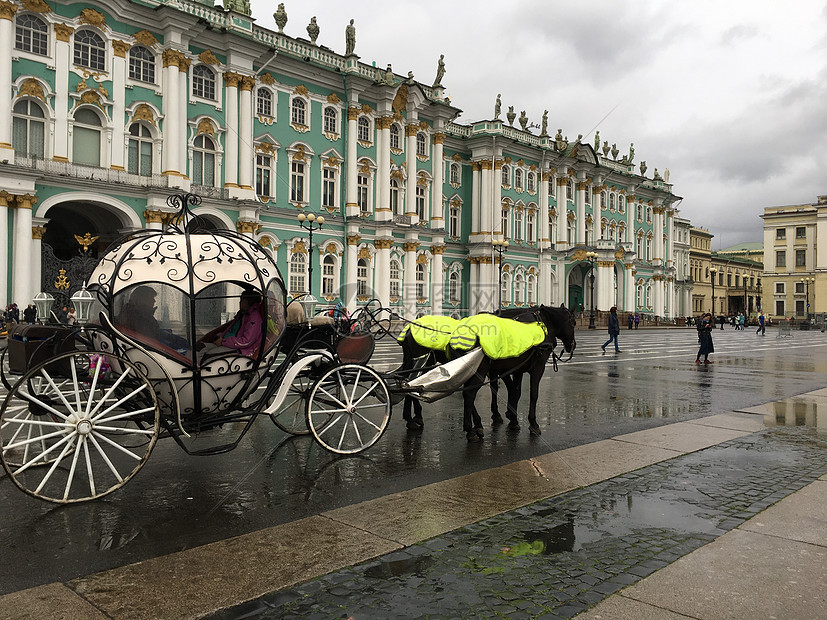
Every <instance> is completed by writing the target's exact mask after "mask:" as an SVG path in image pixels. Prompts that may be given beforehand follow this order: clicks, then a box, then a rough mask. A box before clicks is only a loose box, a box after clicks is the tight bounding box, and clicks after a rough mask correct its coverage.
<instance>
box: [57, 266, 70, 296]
mask: <svg viewBox="0 0 827 620" xmlns="http://www.w3.org/2000/svg"><path fill="white" fill-rule="evenodd" d="M69 285H70V282H69V279H68V278H67V277H66V270H65V269H60V270H59V271H58V276H57V280H55V288H56V289H57V290H59V291H68V290H69Z"/></svg>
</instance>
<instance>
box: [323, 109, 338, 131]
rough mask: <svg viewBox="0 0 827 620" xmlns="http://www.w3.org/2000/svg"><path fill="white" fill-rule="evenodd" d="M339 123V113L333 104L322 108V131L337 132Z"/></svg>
mask: <svg viewBox="0 0 827 620" xmlns="http://www.w3.org/2000/svg"><path fill="white" fill-rule="evenodd" d="M338 123H339V114H338V113H337V112H336V108H334V107H333V106H327V107H326V108H325V109H324V131H325V133H337V132H336V129H337V125H338Z"/></svg>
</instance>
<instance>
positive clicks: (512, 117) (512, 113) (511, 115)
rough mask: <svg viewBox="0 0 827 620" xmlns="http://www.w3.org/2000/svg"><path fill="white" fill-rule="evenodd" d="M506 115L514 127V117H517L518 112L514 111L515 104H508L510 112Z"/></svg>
mask: <svg viewBox="0 0 827 620" xmlns="http://www.w3.org/2000/svg"><path fill="white" fill-rule="evenodd" d="M505 117H506V118H507V119H508V124H509V125H511V126H512V127H513V126H514V119H515V118H517V113H516V112H515V111H514V106H513V105H510V106H508V112H507V113H506V115H505Z"/></svg>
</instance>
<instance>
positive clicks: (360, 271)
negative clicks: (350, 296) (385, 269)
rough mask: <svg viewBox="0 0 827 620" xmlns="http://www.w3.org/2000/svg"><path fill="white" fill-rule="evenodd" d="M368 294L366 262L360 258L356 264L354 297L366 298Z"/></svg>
mask: <svg viewBox="0 0 827 620" xmlns="http://www.w3.org/2000/svg"><path fill="white" fill-rule="evenodd" d="M367 294H368V261H367V259H365V258H360V259H359V262H358V263H357V264H356V295H357V296H358V297H367Z"/></svg>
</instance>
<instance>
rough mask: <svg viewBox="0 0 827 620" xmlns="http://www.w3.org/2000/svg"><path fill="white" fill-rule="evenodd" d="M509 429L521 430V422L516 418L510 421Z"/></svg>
mask: <svg viewBox="0 0 827 620" xmlns="http://www.w3.org/2000/svg"><path fill="white" fill-rule="evenodd" d="M508 430H510V431H518V430H520V423H519V422H517V421H516V420H513V421H511V422H509V423H508Z"/></svg>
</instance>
